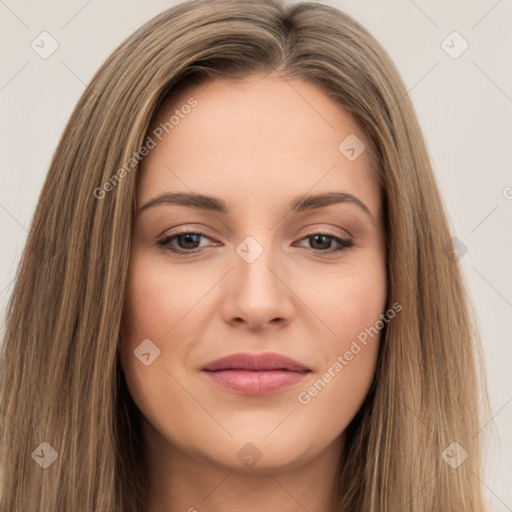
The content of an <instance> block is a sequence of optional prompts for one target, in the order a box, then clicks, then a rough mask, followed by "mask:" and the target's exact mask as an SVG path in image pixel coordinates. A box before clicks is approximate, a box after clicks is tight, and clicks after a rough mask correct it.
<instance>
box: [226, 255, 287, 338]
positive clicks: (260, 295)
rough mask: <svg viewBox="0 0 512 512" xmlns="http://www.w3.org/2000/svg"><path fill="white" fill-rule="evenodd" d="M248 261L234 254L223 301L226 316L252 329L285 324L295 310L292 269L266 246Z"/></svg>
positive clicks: (229, 320)
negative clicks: (290, 286) (253, 258)
mask: <svg viewBox="0 0 512 512" xmlns="http://www.w3.org/2000/svg"><path fill="white" fill-rule="evenodd" d="M249 261H250V260H248V261H246V260H245V259H243V258H242V257H239V256H238V254H236V255H235V257H234V268H233V269H232V271H231V272H230V273H229V276H228V279H229V280H228V282H227V283H226V292H225V297H224V300H223V305H222V315H223V318H224V320H225V321H226V322H228V323H230V324H232V325H234V326H236V325H245V326H246V327H247V328H248V329H249V330H252V331H256V330H261V329H263V328H266V327H270V326H275V327H274V328H282V327H284V326H285V325H287V324H289V323H290V321H291V320H292V318H293V315H294V314H295V308H294V306H293V292H292V291H291V289H290V288H289V284H288V281H289V280H290V279H291V277H290V274H289V272H287V271H286V269H285V268H284V266H283V265H282V264H280V262H279V261H278V258H274V257H272V254H271V251H270V250H267V249H265V250H263V252H262V253H261V254H260V256H259V257H257V258H256V259H255V260H254V261H252V262H249Z"/></svg>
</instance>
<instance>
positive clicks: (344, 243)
mask: <svg viewBox="0 0 512 512" xmlns="http://www.w3.org/2000/svg"><path fill="white" fill-rule="evenodd" d="M182 235H199V236H203V237H205V238H210V237H209V236H207V235H205V234H204V233H201V232H198V231H187V230H185V231H179V232H177V233H173V234H172V235H169V236H166V237H165V238H163V239H162V240H159V241H158V245H159V246H161V247H163V248H164V249H165V250H167V251H171V252H173V253H175V254H178V255H180V256H185V255H188V254H196V253H198V252H200V251H201V250H202V248H199V249H192V250H189V251H187V250H183V249H179V250H178V249H174V248H172V247H171V245H170V243H171V241H173V240H174V239H175V238H178V237H180V236H182ZM317 235H323V236H326V237H327V238H331V239H333V240H334V241H335V242H337V243H338V244H339V247H338V248H337V249H324V250H315V249H312V250H313V252H315V253H316V254H320V255H323V254H331V253H335V252H344V251H346V250H348V249H350V248H351V247H352V246H353V245H354V243H353V242H352V241H351V240H349V239H347V238H342V237H340V236H337V235H334V234H333V233H329V232H321V231H320V232H313V233H308V234H307V235H305V236H304V237H302V238H301V239H300V240H301V241H302V240H305V239H307V238H313V237H314V236H317Z"/></svg>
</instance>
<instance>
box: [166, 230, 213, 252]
mask: <svg viewBox="0 0 512 512" xmlns="http://www.w3.org/2000/svg"><path fill="white" fill-rule="evenodd" d="M201 237H204V238H209V237H207V236H206V235H205V234H204V233H200V232H198V231H188V230H183V231H179V232H177V233H174V234H172V235H169V236H166V237H165V238H163V239H162V240H159V241H158V245H160V246H161V247H163V248H164V249H166V250H168V251H171V252H175V253H178V254H194V253H196V252H199V251H201V247H199V248H198V243H200V240H201ZM173 242H177V243H178V246H179V247H178V248H176V247H173V245H172V243H173Z"/></svg>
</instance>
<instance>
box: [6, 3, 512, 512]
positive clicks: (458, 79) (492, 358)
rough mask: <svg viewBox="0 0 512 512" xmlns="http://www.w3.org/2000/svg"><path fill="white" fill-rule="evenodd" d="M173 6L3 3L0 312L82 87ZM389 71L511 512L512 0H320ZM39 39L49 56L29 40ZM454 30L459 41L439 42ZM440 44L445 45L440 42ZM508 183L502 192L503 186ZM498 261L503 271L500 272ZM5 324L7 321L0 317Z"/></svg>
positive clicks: (500, 505)
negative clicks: (457, 272)
mask: <svg viewBox="0 0 512 512" xmlns="http://www.w3.org/2000/svg"><path fill="white" fill-rule="evenodd" d="M175 3H177V2H175V1H170V0H167V1H164V0H151V1H147V2H142V1H139V2H137V1H135V0H130V1H127V0H124V1H121V0H107V1H102V2H100V1H99V0H90V1H88V2H87V1H84V0H72V1H69V0H68V1H64V0H55V1H53V2H49V1H41V2H36V1H35V0H32V1H25V2H21V1H19V0H6V1H2V0H0V17H1V18H0V51H1V58H2V63H1V68H0V69H1V76H0V104H1V109H2V110H1V112H2V114H3V115H2V118H1V124H0V134H1V138H0V140H1V142H0V144H1V145H0V155H1V166H0V172H1V178H0V179H1V187H0V226H1V237H2V239H1V247H2V251H1V258H0V309H1V313H2V315H3V314H4V310H5V305H6V302H7V299H8V296H9V294H10V292H11V290H12V281H13V278H14V274H15V270H16V266H17V264H18V261H19V258H20V255H21V251H22V248H23V246H24V243H25V240H26V235H27V230H28V227H29V225H30V220H31V217H32V214H33V211H34V208H35V205H36V202H37V199H38V196H39V193H40V190H41V187H42V184H43V180H44V178H45V175H46V172H47V170H48V166H49V163H50V159H51V156H52V153H53V151H54V150H55V148H56V145H57V142H58V139H59V137H60V136H61V133H62V131H63V129H64V126H65V123H66V121H67V119H68V117H69V115H70V114H71V111H72V109H73V107H74V105H75V103H76V102H77V100H78V98H79V97H80V95H81V94H82V92H83V91H84V88H85V85H86V84H87V83H88V82H89V80H90V79H91V78H92V76H93V74H94V72H95V71H96V70H97V68H98V67H99V66H100V64H101V63H102V62H103V61H104V60H105V59H106V58H107V57H108V55H109V54H110V53H111V52H112V51H113V50H114V49H115V47H116V46H117V45H118V44H119V43H120V42H121V41H122V40H123V39H124V38H125V37H126V36H128V35H129V34H130V33H131V32H133V31H134V30H135V29H136V28H138V27H139V26H140V25H141V24H142V23H143V22H145V21H147V20H149V19H150V18H152V17H153V16H154V15H156V14H158V13H160V12H161V11H162V10H164V9H166V8H168V7H170V6H172V5H174V4H175ZM326 3H328V4H330V5H333V6H335V7H339V8H341V9H342V10H345V11H346V12H348V13H349V14H351V15H352V16H354V17H355V18H356V19H358V20H359V21H361V22H362V23H363V24H364V25H365V26H366V27H367V28H368V29H369V30H370V31H371V32H372V33H373V34H374V35H375V36H376V37H377V39H378V40H379V41H380V42H381V43H382V44H383V46H384V47H385V48H386V49H387V50H388V52H389V53H390V54H391V57H392V58H393V59H394V61H395V62H396V64H397V66H398V68H399V70H400V72H401V73H402V77H403V79H404V80H405V82H406V84H407V87H408V89H409V94H410V96H411V98H412V100H413V103H414V105H415V107H416V110H417V113H418V116H419V119H420V123H421V125H422V128H423V130H424V134H425V137H426V140H427V144H428V147H429V151H430V154H431V157H432V161H433V165H434V169H435V172H436V175H437V179H438V181H439V185H440V188H441V192H442V194H443V197H444V200H445V202H446V206H447V209H448V215H449V220H450V223H451V225H452V229H453V235H454V236H456V237H457V238H458V239H459V240H460V241H461V242H462V243H463V244H464V245H465V246H466V247H467V253H465V254H464V255H463V257H462V258H461V260H460V261H461V264H462V268H463V270H464V273H465V276H466V280H467V282H468V284H469V287H470V291H471V294H472V297H473V301H474V306H475V312H476V315H477V319H478V322H479V324H480V326H481V333H482V337H483V344H484V350H485V358H486V366H487V372H488V383H489V392H490V399H491V406H492V411H493V412H492V414H493V421H490V420H491V418H490V417H489V418H485V419H484V420H483V422H482V429H483V431H484V432H485V434H488V436H489V444H488V450H487V453H488V455H487V458H488V462H487V465H486V467H487V469H486V473H485V475H484V477H483V483H484V488H485V489H486V492H487V493H488V496H489V501H490V503H491V505H492V507H491V510H493V511H496V512H504V511H512V490H511V489H510V485H509V486H508V489H507V485H506V483H507V482H509V484H510V482H512V455H511V454H512V428H511V426H512V404H511V401H512V385H511V384H512V371H511V370H510V364H511V362H512V357H511V354H512V348H511V347H512V343H511V342H512V339H511V331H512V321H511V318H512V267H511V265H510V262H511V261H512V244H511V233H512V215H511V213H512V173H511V170H510V169H511V167H510V165H511V162H512V118H511V113H512V73H511V68H510V63H511V62H512V36H511V32H512V1H511V0H499V1H496V0H451V1H450V2H447V1H441V0H436V1H427V0H414V1H413V0H396V1H394V0H393V1H390V0H388V1H380V2H379V1H377V0H373V1H371V0H359V1H358V2H355V1H351V2H349V1H342V0H338V1H333V0H332V1H329V2H326ZM43 31H47V32H49V33H50V34H51V36H52V37H53V38H54V39H55V40H56V41H57V42H58V45H59V46H58V49H57V50H56V51H55V52H54V53H53V54H52V55H51V56H50V57H49V58H47V59H43V58H41V57H40V56H39V55H38V54H37V53H36V52H35V51H34V50H33V49H32V48H31V43H32V41H34V40H36V41H37V39H36V38H37V37H38V36H39V34H40V33H41V32H43ZM453 31H457V32H458V33H459V34H460V35H461V36H462V37H463V38H464V40H466V41H467V43H468V44H469V47H468V49H467V50H466V51H465V52H464V53H463V54H462V55H460V56H459V57H458V58H452V57H451V56H450V55H448V54H447V53H446V51H445V49H448V48H447V47H446V45H449V46H452V47H453V48H452V49H451V50H450V51H451V52H452V53H453V52H456V51H458V50H460V49H461V48H462V46H461V44H462V42H461V41H460V40H457V38H455V39H453V36H452V37H450V38H448V39H447V40H446V38H447V36H449V35H450V34H451V33H452V32H453ZM445 40H446V42H445V43H444V45H442V42H443V41H445ZM443 46H444V48H445V49H443ZM507 187H508V188H507ZM507 262H508V263H507ZM2 327H3V321H2Z"/></svg>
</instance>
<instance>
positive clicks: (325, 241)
mask: <svg viewBox="0 0 512 512" xmlns="http://www.w3.org/2000/svg"><path fill="white" fill-rule="evenodd" d="M310 238H311V240H312V243H311V246H312V247H313V248H314V249H320V250H325V249H329V248H330V246H331V241H332V240H331V238H332V237H330V236H327V235H322V234H318V235H313V236H311V237H310ZM319 239H320V240H321V241H320V247H318V246H316V247H315V245H317V244H316V242H317V241H318V240H319Z"/></svg>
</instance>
